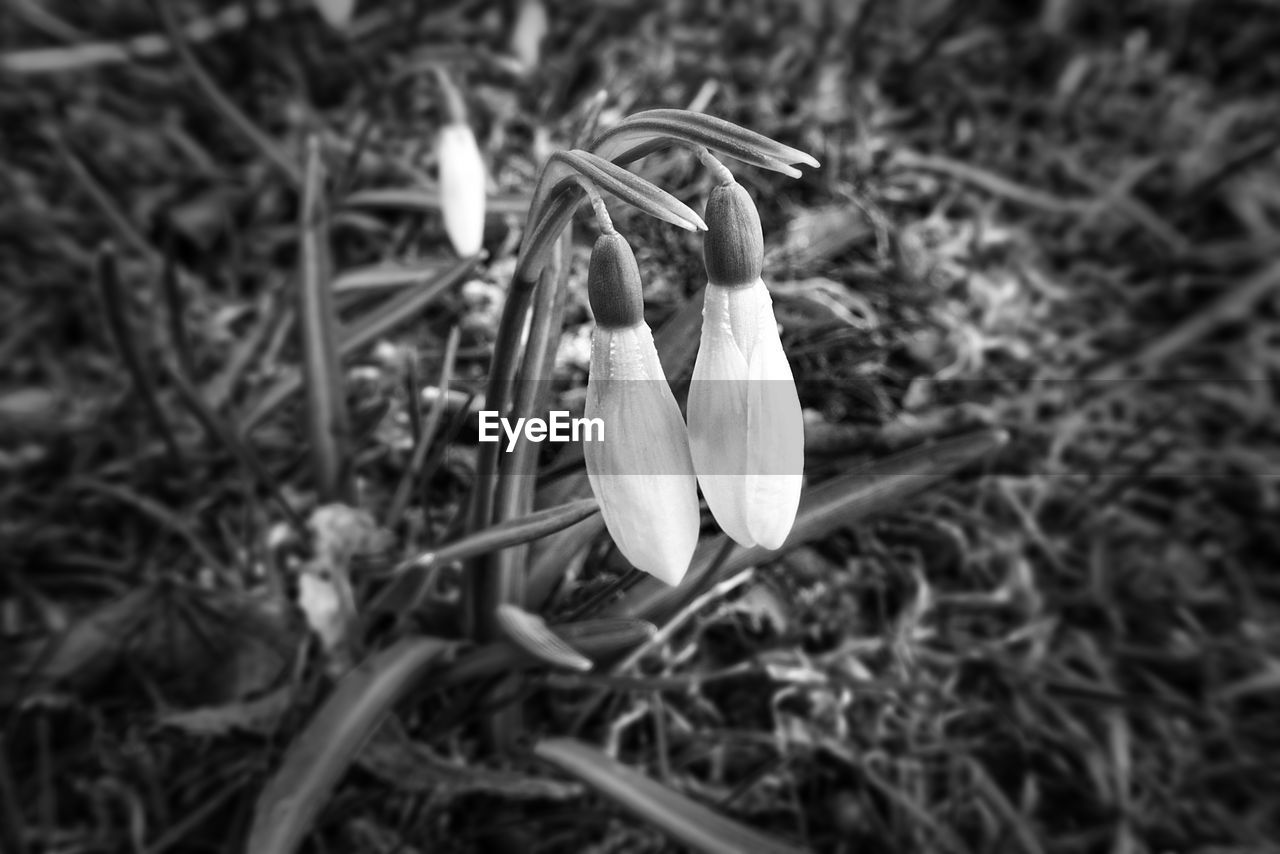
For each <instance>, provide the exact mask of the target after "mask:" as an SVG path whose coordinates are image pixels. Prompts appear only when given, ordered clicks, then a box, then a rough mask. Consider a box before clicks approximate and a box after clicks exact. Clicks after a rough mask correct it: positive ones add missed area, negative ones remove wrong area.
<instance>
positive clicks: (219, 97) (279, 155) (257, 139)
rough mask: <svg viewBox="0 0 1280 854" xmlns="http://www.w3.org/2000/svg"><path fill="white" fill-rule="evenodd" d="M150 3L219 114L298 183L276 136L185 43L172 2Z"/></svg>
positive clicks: (299, 177)
mask: <svg viewBox="0 0 1280 854" xmlns="http://www.w3.org/2000/svg"><path fill="white" fill-rule="evenodd" d="M153 5H154V6H155V8H156V10H157V11H158V12H159V14H160V21H161V23H162V24H163V25H164V29H165V32H166V33H167V34H168V36H169V41H170V42H171V43H172V45H173V49H174V50H175V51H176V52H177V54H178V58H179V59H181V60H182V64H183V65H184V66H186V69H187V73H188V74H190V75H191V79H192V80H193V81H194V82H195V84H196V88H198V89H199V90H200V91H201V92H203V93H204V96H205V97H206V98H208V99H209V103H211V104H212V105H213V107H214V109H215V110H217V111H218V112H219V113H221V114H222V116H223V118H225V119H226V120H227V121H228V122H230V124H231V126H232V127H234V128H235V129H236V130H238V131H240V133H242V134H243V135H244V137H245V139H247V140H248V141H249V142H250V143H252V144H253V145H254V147H256V148H257V149H258V150H259V151H260V152H262V154H263V156H264V157H266V159H267V162H268V163H270V164H271V165H272V166H274V167H275V168H276V169H277V170H278V171H279V172H280V174H281V175H282V176H284V178H285V179H286V180H287V181H288V182H289V183H290V184H292V185H293V186H295V187H299V186H301V185H302V182H303V176H302V173H301V172H300V171H299V170H298V165H297V164H296V163H295V162H294V161H293V160H292V159H291V158H290V157H289V156H288V155H286V154H285V153H284V151H283V150H282V149H281V148H280V146H279V145H277V144H276V142H275V140H273V139H271V138H270V137H269V136H267V135H266V134H265V133H263V132H262V131H261V130H259V129H258V127H257V126H256V125H255V124H254V123H253V122H252V121H251V120H250V119H249V117H248V116H246V115H245V114H244V113H243V112H241V111H240V108H239V107H237V106H236V104H235V102H234V101H232V100H231V98H229V97H227V95H226V93H224V92H223V91H222V89H220V88H219V87H218V84H217V83H215V82H214V80H213V78H212V77H210V76H209V73H208V72H207V71H205V70H204V67H203V66H202V65H201V64H200V61H199V60H198V59H196V55H195V53H194V52H193V51H192V50H191V46H190V45H189V44H187V39H186V34H185V33H184V32H183V30H182V28H181V27H180V26H178V20H177V18H176V17H175V16H174V12H173V6H174V4H173V3H167V2H164V0H160V2H157V3H154V4H153Z"/></svg>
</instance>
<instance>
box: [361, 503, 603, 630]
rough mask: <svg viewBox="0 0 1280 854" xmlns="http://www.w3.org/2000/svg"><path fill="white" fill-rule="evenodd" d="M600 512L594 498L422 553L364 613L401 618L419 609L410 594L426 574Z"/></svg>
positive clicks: (417, 595) (401, 569) (402, 568)
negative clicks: (401, 615) (406, 612)
mask: <svg viewBox="0 0 1280 854" xmlns="http://www.w3.org/2000/svg"><path fill="white" fill-rule="evenodd" d="M599 512H600V507H599V505H597V504H596V501H595V499H594V498H587V499H583V500H581V501H573V502H570V503H568V504H562V505H560V506H558V507H552V508H549V509H547V510H540V511H538V512H537V513H531V514H529V515H528V516H522V517H520V518H518V519H511V520H509V521H506V522H503V523H501V524H498V525H494V526H492V527H490V528H486V529H485V530H483V531H479V532H477V533H475V534H472V535H471V536H469V537H463V538H462V539H461V540H456V541H454V542H452V543H449V544H447V545H444V546H441V547H440V548H438V549H436V550H434V551H429V552H423V553H422V554H420V555H418V556H417V557H416V558H413V559H412V560H409V561H406V562H405V563H402V564H401V565H400V566H398V567H396V570H395V572H396V577H394V578H393V579H392V580H391V582H390V583H389V584H387V586H386V587H385V588H384V589H383V590H382V591H381V592H379V593H378V595H377V596H375V597H374V598H373V599H372V600H371V601H370V603H369V605H368V607H367V608H366V609H365V611H366V612H367V613H376V612H382V613H395V614H401V613H403V612H405V611H406V610H410V609H412V608H415V607H417V605H418V600H419V598H420V595H421V594H420V593H419V592H411V591H420V590H421V589H422V587H423V585H422V583H421V581H422V578H421V576H422V574H423V572H424V571H427V570H430V569H432V568H433V567H437V566H443V565H446V564H449V563H452V562H453V561H459V560H469V559H471V558H474V557H480V556H481V555H486V554H489V553H490V552H494V551H497V550H499V549H505V548H511V547H512V546H518V545H523V544H524V543H528V542H532V541H533V540H536V539H539V538H541V537H545V536H548V535H549V534H553V533H555V532H557V531H560V530H563V529H564V528H567V527H569V526H571V525H575V524H577V523H578V522H581V521H582V520H583V519H587V518H590V517H592V516H596V515H597V514H599Z"/></svg>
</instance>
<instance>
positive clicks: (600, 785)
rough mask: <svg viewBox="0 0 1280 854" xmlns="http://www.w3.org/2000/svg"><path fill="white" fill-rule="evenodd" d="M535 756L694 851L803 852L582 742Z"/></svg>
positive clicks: (550, 745)
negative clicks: (722, 813)
mask: <svg viewBox="0 0 1280 854" xmlns="http://www.w3.org/2000/svg"><path fill="white" fill-rule="evenodd" d="M533 752H534V754H535V755H536V756H537V757H538V758H539V759H542V760H544V761H546V762H550V763H551V764H552V765H555V766H557V767H558V768H560V769H561V770H562V771H565V772H566V773H568V774H571V775H573V776H574V777H577V778H578V779H579V780H581V781H582V782H584V783H586V784H587V785H588V786H590V787H591V788H593V789H595V790H596V791H597V792H599V793H600V794H601V795H604V796H605V797H606V798H609V799H610V800H612V801H614V802H615V803H617V804H618V805H619V806H621V807H622V808H624V809H626V810H629V811H630V812H632V813H633V814H635V815H636V816H638V817H639V818H640V819H642V820H643V821H645V822H648V823H649V824H650V825H652V826H653V827H655V828H657V829H658V830H661V831H662V832H663V833H665V834H667V835H668V836H670V837H671V838H672V839H674V840H676V841H678V842H680V843H682V844H684V845H687V846H688V847H689V848H691V849H692V850H694V851H700V852H704V854H741V852H743V851H751V852H753V854H770V852H778V854H783V852H795V854H799V852H801V851H802V850H803V849H801V848H797V847H796V846H794V845H789V844H787V843H785V842H783V841H781V840H779V839H774V838H772V837H769V836H766V835H764V834H763V833H760V832H759V831H756V830H752V829H751V828H749V827H747V826H746V825H743V824H740V823H738V822H736V821H733V820H732V819H729V818H726V817H725V816H723V815H721V814H720V813H718V812H715V811H714V810H712V809H710V808H708V807H705V806H703V805H702V804H700V803H697V802H696V801H693V800H691V799H689V798H688V797H686V796H685V795H682V794H681V793H679V792H677V791H675V790H673V789H670V788H668V787H666V786H664V785H662V784H661V783H658V782H656V781H654V780H651V779H650V778H648V777H646V776H645V775H643V774H641V773H639V772H638V771H635V770H633V769H631V768H628V767H627V766H626V765H623V764H622V763H621V762H618V761H616V760H614V759H612V758H610V757H609V756H607V755H606V754H604V753H602V752H600V751H599V750H597V749H595V748H594V747H591V746H590V745H588V744H585V743H583V742H581V741H578V740H577V739H572V738H550V739H543V740H542V741H539V742H538V743H537V744H536V745H535V746H534V748H533Z"/></svg>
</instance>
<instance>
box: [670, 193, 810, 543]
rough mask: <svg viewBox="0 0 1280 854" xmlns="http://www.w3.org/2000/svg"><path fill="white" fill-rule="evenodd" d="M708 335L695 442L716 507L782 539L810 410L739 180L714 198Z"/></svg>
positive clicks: (752, 531)
mask: <svg viewBox="0 0 1280 854" xmlns="http://www.w3.org/2000/svg"><path fill="white" fill-rule="evenodd" d="M706 222H707V241H706V245H705V253H706V265H707V271H708V277H709V279H710V281H709V283H708V285H707V294H706V304H705V306H704V308H703V311H702V341H701V344H700V346H699V349H698V358H697V361H696V362H695V363H694V368H693V379H692V383H691V385H690V388H689V406H688V414H689V447H690V451H691V454H692V457H693V464H694V469H695V470H696V471H697V473H698V483H699V485H700V486H701V487H702V494H703V496H704V497H705V498H706V500H707V506H708V507H709V508H710V509H711V513H712V515H713V516H715V518H716V521H717V522H718V523H719V524H720V527H721V528H723V529H724V532H725V533H726V534H728V535H729V536H730V537H731V538H732V539H733V540H734V541H735V542H737V543H739V544H740V545H743V546H748V547H750V546H755V545H760V546H763V547H765V548H769V549H776V548H779V547H780V546H781V545H782V544H783V542H785V540H786V538H787V535H788V534H790V533H791V526H792V525H793V524H794V523H795V517H796V509H797V507H798V506H799V503H800V488H801V486H802V484H803V480H804V417H803V415H802V414H801V411H800V398H799V395H798V394H797V393H796V385H795V379H794V377H793V376H792V373H791V366H790V364H788V362H787V356H786V353H784V352H783V350H782V341H781V339H780V337H779V335H778V326H777V321H776V320H775V319H774V315H773V300H772V299H770V297H769V290H768V288H766V287H765V284H764V281H763V280H762V279H761V278H760V269H761V265H762V263H763V251H764V245H763V240H762V238H761V236H760V235H761V233H760V218H759V214H758V213H756V210H755V205H754V204H753V203H752V202H751V200H750V197H749V196H747V194H746V191H745V190H743V189H742V188H741V187H740V186H738V185H737V184H727V185H723V186H720V187H717V188H716V189H715V190H714V191H713V192H712V197H711V199H710V200H709V202H708V205H707V215H706Z"/></svg>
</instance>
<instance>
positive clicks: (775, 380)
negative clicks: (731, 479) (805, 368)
mask: <svg viewBox="0 0 1280 854" xmlns="http://www.w3.org/2000/svg"><path fill="white" fill-rule="evenodd" d="M758 298H759V299H760V301H761V302H760V308H759V314H758V317H759V329H758V331H757V334H756V343H755V349H754V350H753V351H752V353H751V359H750V361H749V367H748V371H747V378H748V386H749V389H748V393H747V449H748V457H747V464H746V466H747V480H746V484H745V485H744V493H745V498H744V500H745V504H746V520H747V529H748V530H749V531H750V532H751V536H752V537H753V538H754V539H755V540H756V542H757V543H759V544H760V545H762V546H764V547H765V548H767V549H776V548H779V547H781V546H782V544H783V542H785V541H786V539H787V535H788V534H790V533H791V526H792V525H793V524H794V523H795V518H796V509H797V508H798V507H799V504H800V489H801V486H802V485H803V483H804V415H803V413H802V412H801V411H800V396H799V395H798V394H797V392H796V383H795V378H794V377H793V376H792V373H791V365H790V364H788V363H787V354H786V353H785V352H784V351H783V349H782V340H781V338H780V337H779V335H778V326H777V323H776V322H775V320H774V315H773V300H771V299H770V298H769V292H768V290H767V289H765V288H763V287H762V288H761V289H760V291H758Z"/></svg>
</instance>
